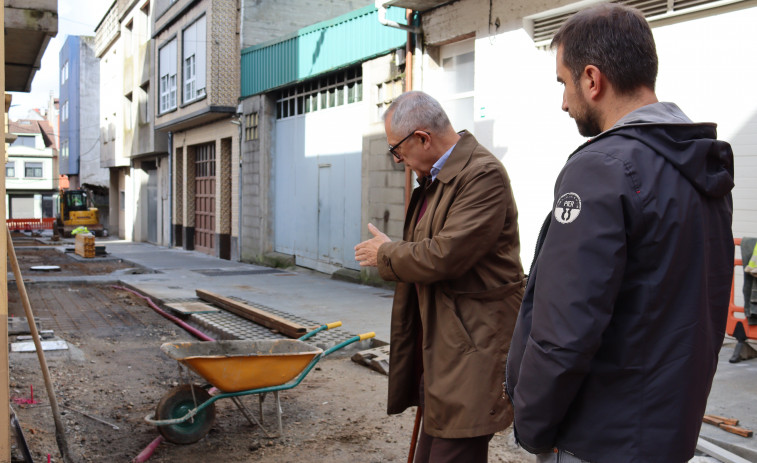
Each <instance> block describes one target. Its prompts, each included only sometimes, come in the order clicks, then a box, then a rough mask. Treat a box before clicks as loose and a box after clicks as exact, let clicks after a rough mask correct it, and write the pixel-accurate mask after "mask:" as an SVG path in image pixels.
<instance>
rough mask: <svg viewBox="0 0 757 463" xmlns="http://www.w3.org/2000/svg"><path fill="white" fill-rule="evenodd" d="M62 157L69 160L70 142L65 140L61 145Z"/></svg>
mask: <svg viewBox="0 0 757 463" xmlns="http://www.w3.org/2000/svg"><path fill="white" fill-rule="evenodd" d="M60 157H61V158H62V159H68V140H63V141H62V142H61V144H60Z"/></svg>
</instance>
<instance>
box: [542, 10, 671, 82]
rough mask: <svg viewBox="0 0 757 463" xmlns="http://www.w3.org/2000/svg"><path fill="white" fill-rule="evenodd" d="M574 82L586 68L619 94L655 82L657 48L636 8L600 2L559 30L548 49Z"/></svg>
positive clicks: (574, 16)
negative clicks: (556, 52) (601, 76)
mask: <svg viewBox="0 0 757 463" xmlns="http://www.w3.org/2000/svg"><path fill="white" fill-rule="evenodd" d="M561 46H562V60H563V64H564V65H565V66H566V67H567V68H568V69H569V70H570V72H571V75H572V76H573V81H574V82H577V81H578V79H579V77H580V76H581V73H582V72H583V70H584V69H585V68H586V66H588V65H594V66H596V67H597V68H599V70H600V71H602V74H604V75H605V76H606V77H607V80H608V81H610V83H611V84H612V86H613V87H614V88H615V90H616V91H617V92H618V93H621V94H629V93H632V92H633V91H635V90H637V89H638V88H639V87H641V86H645V87H648V88H649V89H651V90H654V88H655V82H656V81H657V49H656V48H655V43H654V37H653V36H652V29H651V28H650V27H649V23H647V20H646V19H645V18H644V15H643V14H642V13H641V12H640V11H639V10H637V9H635V8H630V7H627V6H622V5H617V4H613V3H602V4H599V5H596V6H593V7H591V8H588V9H585V10H582V11H579V12H578V13H576V14H574V15H573V16H572V17H571V18H570V19H568V21H567V22H565V24H563V25H562V27H560V30H558V31H557V34H555V37H554V38H553V39H552V44H551V47H552V48H553V49H557V48H559V47H561Z"/></svg>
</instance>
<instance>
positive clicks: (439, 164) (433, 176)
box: [431, 143, 457, 182]
mask: <svg viewBox="0 0 757 463" xmlns="http://www.w3.org/2000/svg"><path fill="white" fill-rule="evenodd" d="M455 146H457V143H455V144H454V145H452V147H450V149H448V150H447V152H446V153H444V154H443V155H442V157H440V158H439V159H438V160H437V161H436V162H435V163H434V165H433V166H431V181H432V182H433V181H435V180H436V176H437V175H439V172H441V170H442V167H444V163H445V162H447V159H448V158H449V155H450V154H452V150H453V149H455Z"/></svg>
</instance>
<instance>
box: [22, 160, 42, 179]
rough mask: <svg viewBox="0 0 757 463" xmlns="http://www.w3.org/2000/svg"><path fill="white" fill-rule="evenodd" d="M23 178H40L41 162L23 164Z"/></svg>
mask: <svg viewBox="0 0 757 463" xmlns="http://www.w3.org/2000/svg"><path fill="white" fill-rule="evenodd" d="M24 177H27V178H42V163H41V162H25V163H24Z"/></svg>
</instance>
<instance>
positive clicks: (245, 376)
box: [145, 322, 375, 444]
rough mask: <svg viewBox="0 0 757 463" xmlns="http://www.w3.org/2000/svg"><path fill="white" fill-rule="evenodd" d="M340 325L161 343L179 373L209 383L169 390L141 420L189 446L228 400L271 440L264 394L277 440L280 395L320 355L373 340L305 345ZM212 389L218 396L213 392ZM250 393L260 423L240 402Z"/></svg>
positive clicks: (361, 337)
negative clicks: (295, 335) (298, 333)
mask: <svg viewBox="0 0 757 463" xmlns="http://www.w3.org/2000/svg"><path fill="white" fill-rule="evenodd" d="M341 325H342V322H334V323H329V324H326V325H322V326H320V327H318V328H316V329H314V330H313V331H310V332H309V333H307V334H306V335H304V336H302V337H301V338H299V339H277V340H258V341H249V340H239V341H210V342H208V341H204V342H203V341H196V342H180V343H165V344H163V345H162V346H161V347H160V349H161V350H162V351H163V352H164V353H165V354H167V355H168V356H169V357H171V358H172V359H174V360H176V361H177V362H179V365H180V371H181V365H183V366H186V367H188V368H189V369H190V370H192V371H194V372H195V373H197V374H198V375H200V376H201V377H202V378H203V379H205V380H206V381H207V382H208V383H209V384H206V385H204V386H198V385H195V384H181V385H179V386H177V387H175V388H173V389H171V390H170V391H169V392H168V393H167V394H166V395H164V396H163V398H162V399H161V400H160V402H158V406H157V407H156V410H155V413H153V414H150V415H148V416H146V417H145V421H147V422H148V423H150V424H152V425H155V426H157V427H158V432H160V434H161V435H162V436H163V437H164V438H165V439H166V440H167V441H169V442H173V443H175V444H191V443H194V442H197V441H198V440H200V439H202V438H203V437H204V436H205V434H207V433H208V431H209V430H210V427H211V426H212V425H213V422H214V421H215V402H216V401H218V400H221V399H225V398H230V399H231V400H232V401H233V402H234V404H235V405H236V406H237V408H239V410H240V412H241V413H242V414H243V415H244V417H245V418H246V419H247V421H249V422H250V424H252V425H253V426H255V425H257V426H258V427H260V429H261V430H262V431H263V432H264V433H265V435H266V436H267V437H274V436H272V435H271V434H270V433H269V432H268V431H267V430H266V429H265V428H264V427H263V424H262V420H263V410H262V407H263V400H264V399H265V395H266V394H268V393H273V394H274V397H275V400H276V418H277V421H278V428H279V432H278V436H281V434H282V426H281V402H280V400H279V391H283V390H286V389H292V388H294V387H295V386H297V385H298V384H300V382H301V381H302V380H303V379H304V378H305V376H307V374H308V373H309V372H310V370H312V369H313V367H314V366H315V365H316V364H317V363H318V361H319V360H321V359H322V358H323V357H325V356H327V355H329V354H331V353H333V352H335V351H337V350H340V349H342V348H344V347H346V346H348V345H350V344H352V343H354V342H357V341H363V340H366V339H370V338H372V337H374V336H375V333H373V332H371V333H365V334H361V335H358V336H353V337H351V338H350V339H348V340H346V341H343V342H341V343H339V344H337V345H335V346H333V347H331V348H329V349H326V350H325V351H324V350H323V349H320V348H318V347H315V346H312V345H310V344H308V343H306V342H304V341H305V340H306V339H308V338H310V337H312V336H314V335H316V334H317V333H320V332H321V331H324V330H328V329H332V328H336V327H338V326H341ZM213 388H215V389H216V390H217V391H219V392H218V393H213V394H211V392H214V391H213ZM252 394H257V395H258V398H259V415H260V420H258V419H257V418H256V417H255V416H254V415H253V414H252V413H250V411H249V410H248V409H247V407H245V405H244V404H243V403H242V402H241V400H240V399H239V397H241V396H246V395H252Z"/></svg>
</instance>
